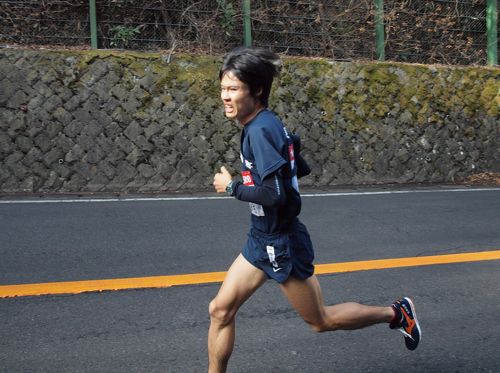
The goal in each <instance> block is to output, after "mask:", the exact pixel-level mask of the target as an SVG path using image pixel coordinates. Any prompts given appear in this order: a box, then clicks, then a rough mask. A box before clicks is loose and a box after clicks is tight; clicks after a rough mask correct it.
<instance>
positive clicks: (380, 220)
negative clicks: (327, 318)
mask: <svg viewBox="0 0 500 373" xmlns="http://www.w3.org/2000/svg"><path fill="white" fill-rule="evenodd" d="M361 192H364V191H361ZM368 192H370V193H369V194H362V193H355V194H348V195H333V196H323V197H305V198H304V199H303V204H304V205H303V212H302V215H301V217H302V221H303V222H304V223H305V224H306V225H307V226H308V228H309V231H310V233H311V236H312V238H313V242H314V244H315V249H316V263H333V262H344V261H356V260H371V259H386V258H397V257H414V256H424V255H438V254H448V253H465V252H476V251H489V250H499V249H500V189H497V190H482V191H456V190H455V191H449V190H447V189H446V188H435V189H432V190H431V189H423V190H420V191H417V192H415V191H408V192H409V193H406V192H407V191H404V193H393V192H397V191H394V190H393V191H390V190H389V191H387V192H390V193H388V194H371V190H369V191H368ZM5 202H8V201H6V200H5V199H2V200H0V258H1V259H0V284H1V285H6V284H29V283H41V282H50V281H74V280H87V279H108V278H123V277H142V276H155V275H169V274H181V273H197V272H210V271H224V270H226V269H227V268H228V266H229V264H230V263H231V262H232V260H233V259H234V258H235V256H236V255H237V254H238V252H239V249H240V247H241V245H242V243H243V242H244V240H245V236H246V231H247V228H248V221H249V212H248V206H247V205H246V204H245V203H241V202H238V201H235V200H230V199H222V200H210V199H208V200H207V199H196V200H150V201H144V200H139V201H121V202H114V201H106V202H81V201H80V202H78V201H75V202H64V203H62V202H46V203H5ZM25 202H26V201H25ZM320 282H321V285H322V287H323V293H324V297H325V300H326V302H327V303H337V302H343V301H358V302H362V303H365V304H380V305H384V304H389V303H391V302H392V301H393V300H395V299H396V298H398V297H400V296H403V295H409V296H411V297H412V298H413V300H414V302H415V305H416V307H417V310H418V312H419V319H420V321H421V324H422V328H423V340H422V343H421V346H420V347H419V348H418V349H417V350H416V351H414V352H410V351H407V350H406V348H405V347H404V343H403V337H402V336H401V335H400V334H399V333H397V332H394V331H391V330H389V329H388V328H387V326H385V325H379V326H375V327H372V328H367V329H363V330H359V331H352V332H335V333H323V334H315V333H313V332H312V331H310V330H309V329H308V327H307V326H306V325H305V324H304V323H303V321H302V320H301V319H300V318H299V317H298V316H297V314H296V313H295V311H293V310H292V309H291V308H290V306H289V305H288V304H287V302H286V300H285V298H284V297H283V296H282V295H281V293H280V290H279V288H278V287H277V286H276V285H275V284H273V283H272V282H267V283H266V284H265V285H264V286H263V287H262V288H261V289H260V290H259V291H258V292H257V293H256V294H255V295H254V296H253V297H252V298H251V299H250V300H249V301H248V302H247V304H245V305H244V306H243V307H242V309H241V311H240V313H239V316H238V321H237V341H236V346H235V351H234V354H233V357H232V359H231V363H230V367H229V371H230V372H395V371H398V372H400V371H410V372H478V371H484V372H489V371H491V372H498V371H500V353H499V352H498V346H499V345H500V324H499V323H498V321H497V318H496V316H497V315H498V313H499V311H500V300H499V299H500V298H499V295H500V261H485V262H470V263H461V264H446V265H436V266H424V267H414V268H397V269H385V270H376V271H364V272H353V273H345V274H336V275H325V276H320ZM218 288H219V285H218V284H200V285H194V286H180V287H172V288H166V289H146V290H126V291H118V292H103V293H85V294H77V295H63V296H54V295H52V296H50V295H49V296H40V297H19V298H5V299H0V372H203V371H205V370H206V364H207V362H206V335H207V330H208V325H209V318H208V314H207V305H208V303H209V301H210V300H211V299H212V298H213V297H214V296H215V294H216V292H217V290H218Z"/></svg>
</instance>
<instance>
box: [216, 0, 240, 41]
mask: <svg viewBox="0 0 500 373" xmlns="http://www.w3.org/2000/svg"><path fill="white" fill-rule="evenodd" d="M217 4H218V5H219V7H220V9H221V10H222V20H221V27H222V29H223V30H224V34H225V35H226V36H231V34H232V32H233V31H234V26H235V21H236V20H235V17H236V11H235V10H234V7H233V4H232V3H230V2H226V0H217Z"/></svg>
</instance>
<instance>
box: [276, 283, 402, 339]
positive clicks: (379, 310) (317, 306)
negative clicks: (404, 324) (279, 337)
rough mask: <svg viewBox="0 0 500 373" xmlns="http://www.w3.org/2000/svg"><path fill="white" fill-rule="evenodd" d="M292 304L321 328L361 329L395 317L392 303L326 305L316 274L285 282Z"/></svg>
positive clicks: (283, 286)
mask: <svg viewBox="0 0 500 373" xmlns="http://www.w3.org/2000/svg"><path fill="white" fill-rule="evenodd" d="M281 289H282V291H283V292H284V293H285V295H286V297H287V298H288V301H289V302H290V304H291V305H292V306H293V307H294V308H295V310H297V312H298V313H299V314H300V316H301V317H302V318H303V319H304V321H305V322H306V323H308V324H309V325H310V326H311V328H312V329H313V330H315V331H317V332H324V331H331V330H339V329H342V330H349V329H360V328H364V327H366V326H370V325H373V324H378V323H388V322H390V321H391V320H392V319H393V317H394V311H393V309H392V308H391V307H374V306H365V305H362V304H359V303H342V304H337V305H334V306H325V305H324V302H323V296H322V294H321V287H320V285H319V282H318V279H317V278H316V276H311V277H309V278H307V279H306V280H299V279H297V278H294V277H290V278H289V279H288V280H287V281H286V282H285V283H284V284H282V285H281Z"/></svg>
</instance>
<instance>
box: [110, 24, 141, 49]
mask: <svg viewBox="0 0 500 373" xmlns="http://www.w3.org/2000/svg"><path fill="white" fill-rule="evenodd" d="M110 32H111V46H112V47H118V48H123V47H127V46H128V44H129V42H130V41H131V40H132V39H134V38H135V37H136V35H138V34H139V33H140V32H141V30H140V29H139V27H130V26H122V25H120V26H115V27H113V28H111V30H110Z"/></svg>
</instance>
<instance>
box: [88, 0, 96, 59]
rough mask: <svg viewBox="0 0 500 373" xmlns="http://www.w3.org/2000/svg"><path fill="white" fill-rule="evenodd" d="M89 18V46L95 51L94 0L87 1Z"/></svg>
mask: <svg viewBox="0 0 500 373" xmlns="http://www.w3.org/2000/svg"><path fill="white" fill-rule="evenodd" d="M89 17H90V46H91V47H92V49H97V20H96V11H95V0H89Z"/></svg>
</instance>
